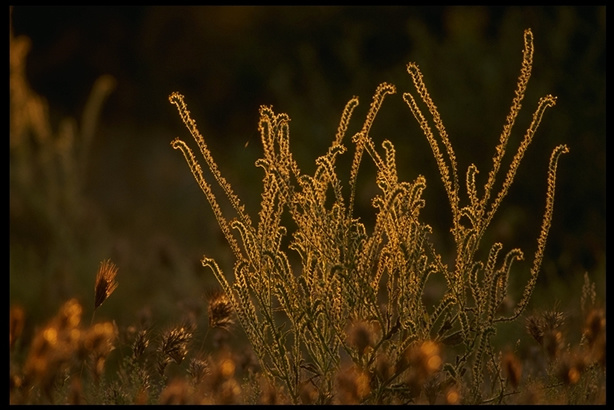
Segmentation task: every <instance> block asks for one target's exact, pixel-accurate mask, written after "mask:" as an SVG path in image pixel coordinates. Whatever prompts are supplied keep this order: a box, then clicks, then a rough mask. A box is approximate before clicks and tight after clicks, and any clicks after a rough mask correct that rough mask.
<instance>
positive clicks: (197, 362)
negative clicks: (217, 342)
mask: <svg viewBox="0 0 614 410" xmlns="http://www.w3.org/2000/svg"><path fill="white" fill-rule="evenodd" d="M210 373H211V368H210V366H209V362H208V361H207V360H206V359H199V358H192V359H191V360H190V364H189V365H188V374H189V375H190V376H192V379H193V381H194V384H199V383H200V382H201V381H203V379H204V377H205V376H206V375H208V374H210Z"/></svg>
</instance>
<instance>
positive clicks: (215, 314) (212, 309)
mask: <svg viewBox="0 0 614 410" xmlns="http://www.w3.org/2000/svg"><path fill="white" fill-rule="evenodd" d="M207 312H208V315H209V327H211V328H220V329H224V330H230V328H231V327H232V326H233V325H234V320H233V317H232V314H233V311H232V305H231V303H230V299H229V298H228V296H226V294H225V293H222V292H219V293H215V294H213V295H212V296H211V298H210V299H209V307H208V309H207Z"/></svg>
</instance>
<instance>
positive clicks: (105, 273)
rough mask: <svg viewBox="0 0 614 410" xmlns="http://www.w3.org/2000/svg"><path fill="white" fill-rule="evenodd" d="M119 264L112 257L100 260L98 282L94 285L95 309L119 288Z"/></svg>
mask: <svg viewBox="0 0 614 410" xmlns="http://www.w3.org/2000/svg"><path fill="white" fill-rule="evenodd" d="M116 276H117V266H116V265H115V264H114V263H113V262H111V260H110V259H107V260H104V261H102V262H100V268H99V269H98V273H97V274H96V283H95V285H94V295H95V298H94V310H96V309H98V306H100V305H102V303H103V302H104V301H105V300H107V299H108V298H109V296H111V293H113V292H114V291H115V289H117V281H116V280H115V277H116Z"/></svg>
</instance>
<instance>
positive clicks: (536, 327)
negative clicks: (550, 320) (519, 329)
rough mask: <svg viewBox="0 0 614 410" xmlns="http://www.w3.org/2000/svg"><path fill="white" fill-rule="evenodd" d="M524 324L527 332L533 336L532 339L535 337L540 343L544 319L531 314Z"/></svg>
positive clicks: (542, 335) (542, 337) (542, 336)
mask: <svg viewBox="0 0 614 410" xmlns="http://www.w3.org/2000/svg"><path fill="white" fill-rule="evenodd" d="M526 326H527V332H529V334H530V335H531V336H533V339H535V340H536V341H537V343H539V344H542V342H543V340H544V327H545V325H544V320H543V319H542V318H541V317H537V316H532V315H531V316H529V317H528V318H527V323H526Z"/></svg>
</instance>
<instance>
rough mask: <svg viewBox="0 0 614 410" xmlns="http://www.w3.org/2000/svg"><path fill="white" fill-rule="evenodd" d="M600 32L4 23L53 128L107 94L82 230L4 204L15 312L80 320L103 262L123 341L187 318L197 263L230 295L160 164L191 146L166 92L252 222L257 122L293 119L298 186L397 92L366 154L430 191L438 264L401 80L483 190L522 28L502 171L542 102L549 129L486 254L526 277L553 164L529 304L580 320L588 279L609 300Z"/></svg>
mask: <svg viewBox="0 0 614 410" xmlns="http://www.w3.org/2000/svg"><path fill="white" fill-rule="evenodd" d="M605 14H606V13H605V6H602V7H571V6H565V7H341V6H335V7H150V6H147V7H40V6H37V7H22V6H16V7H14V9H13V10H12V14H11V20H12V29H13V33H14V35H15V36H22V35H23V36H27V37H29V38H30V40H31V50H30V52H29V54H28V57H27V62H26V70H27V71H26V74H27V78H28V81H29V82H30V85H31V87H32V88H33V89H34V90H35V91H36V92H37V93H38V94H40V95H41V96H43V97H44V98H45V99H46V100H47V102H48V104H49V110H50V115H51V121H52V124H51V126H52V128H54V129H56V128H57V127H58V124H59V122H60V120H61V119H62V118H65V117H74V118H75V119H76V120H77V122H79V121H80V116H81V114H82V112H83V108H84V105H85V102H86V101H87V98H88V96H89V94H90V91H91V89H92V85H93V83H94V82H95V80H96V79H97V78H98V77H99V76H101V75H103V74H110V75H111V76H113V77H114V78H115V80H116V87H115V89H114V91H113V93H112V94H111V95H110V96H109V98H108V100H107V101H106V103H105V104H104V106H103V110H102V112H101V117H100V121H99V124H98V127H97V129H96V130H97V131H96V134H95V139H94V141H93V146H92V150H91V152H90V154H89V155H88V162H87V168H86V172H85V174H84V176H83V177H84V181H85V182H84V184H83V186H82V187H81V190H80V192H79V198H81V200H82V201H83V202H82V205H83V207H87V209H88V210H89V211H88V212H89V215H90V217H91V218H95V221H96V223H95V224H90V223H88V220H85V221H84V220H82V219H78V220H74V221H69V222H68V223H67V230H68V231H69V234H68V237H69V238H70V239H66V237H65V236H58V235H56V234H55V233H54V232H53V228H51V227H52V226H54V225H53V224H51V223H49V222H48V221H46V220H45V219H44V218H40V217H39V214H40V212H41V211H40V208H41V207H42V208H44V207H45V204H44V203H43V204H38V205H37V206H34V205H32V204H28V202H27V201H25V200H24V201H21V200H20V199H21V198H22V197H24V198H25V197H26V196H27V194H28V192H30V190H31V191H36V190H38V189H41V187H40V186H38V184H36V185H34V186H29V187H24V186H14V184H12V185H11V189H10V195H11V201H10V203H11V208H10V247H11V249H10V258H11V261H10V299H11V303H20V304H22V305H24V306H25V308H26V311H27V312H29V314H30V316H31V317H32V316H34V320H36V319H37V318H38V316H42V317H44V318H47V317H49V316H50V315H51V312H55V311H56V309H57V307H58V306H59V304H60V303H62V302H63V301H64V300H65V299H66V298H67V297H77V298H78V299H79V300H81V301H82V302H83V303H84V306H85V309H86V312H88V311H90V310H91V307H90V306H91V305H92V304H93V302H91V300H92V299H93V291H92V288H93V283H94V277H95V273H96V270H97V268H98V264H99V262H100V261H101V260H102V259H106V258H111V259H112V260H113V261H114V262H115V263H116V264H117V265H118V266H119V275H118V281H119V288H118V290H117V291H116V293H115V294H114V295H113V296H112V297H111V298H110V299H109V301H107V302H105V305H104V306H103V307H102V308H101V309H100V310H101V312H100V315H102V316H105V315H107V316H108V317H112V318H113V319H116V320H118V321H125V322H130V321H132V320H134V318H135V317H138V316H139V315H141V314H143V313H142V312H143V311H145V312H148V313H147V314H149V315H151V316H153V317H155V318H156V320H157V321H159V322H161V323H163V322H164V321H166V320H175V319H176V318H177V317H178V316H180V315H182V314H184V313H185V312H186V311H188V310H196V311H198V310H202V309H203V300H204V299H203V295H206V294H207V292H210V291H211V290H212V289H215V288H216V283H215V281H214V279H213V277H212V275H211V273H210V272H209V271H208V270H206V269H204V268H202V267H200V264H199V259H200V257H201V256H202V254H204V253H206V254H207V255H208V256H212V257H216V258H219V260H220V264H221V266H222V268H223V270H224V271H225V272H226V274H227V276H230V274H231V266H232V265H231V264H230V260H229V259H228V252H227V250H226V248H225V242H224V240H223V238H222V236H221V235H220V233H219V229H218V227H217V224H216V223H215V219H214V217H213V214H212V213H211V211H210V209H209V206H208V203H207V202H206V199H205V197H204V195H203V194H202V193H201V192H200V190H199V188H198V186H197V185H196V182H195V181H194V180H193V178H192V175H191V173H190V171H189V169H188V166H187V165H186V163H185V161H184V159H183V157H182V155H181V154H180V152H178V151H175V150H173V149H172V148H171V146H170V142H171V140H172V139H173V138H175V137H177V136H179V137H181V138H182V139H184V140H185V141H188V142H189V143H192V142H193V141H190V136H189V133H188V132H187V130H186V129H185V127H184V126H183V124H182V123H181V121H180V119H179V116H178V114H177V112H176V110H175V108H174V107H173V106H172V105H171V104H170V103H169V102H168V95H169V94H170V93H171V92H173V91H178V92H180V93H182V94H184V95H185V97H186V102H187V104H188V106H189V109H190V111H191V113H192V115H193V118H194V119H195V120H196V121H197V123H198V126H199V129H200V131H201V133H202V134H203V135H204V136H205V138H206V139H207V141H208V143H209V144H210V146H211V150H212V152H213V155H214V157H215V158H216V160H217V162H218V165H219V167H220V169H221V171H222V173H223V174H224V176H225V177H226V178H227V180H229V182H231V184H233V187H234V188H235V190H236V192H237V193H238V194H239V195H240V197H241V198H242V200H243V201H245V202H246V204H247V205H248V210H251V212H252V215H255V212H256V211H257V205H258V202H259V199H260V197H259V195H260V188H259V183H260V177H261V173H260V170H259V169H258V170H256V168H255V167H254V165H253V164H254V161H255V160H256V159H257V158H258V156H259V155H260V153H261V151H260V145H259V144H260V142H259V135H258V131H257V123H258V107H259V106H260V105H273V108H274V109H275V111H276V112H286V113H288V115H289V116H290V118H291V128H290V129H291V146H292V150H293V152H294V153H295V155H296V158H297V161H298V163H299V166H300V167H301V169H302V170H303V171H305V172H311V171H313V169H314V167H313V163H314V160H315V158H316V157H317V156H319V155H322V154H323V153H324V152H325V150H326V149H327V147H328V145H329V144H330V142H331V141H332V139H333V138H334V135H335V132H336V127H337V125H338V122H339V118H340V115H341V112H342V110H343V107H344V105H345V103H346V102H347V101H348V100H349V99H350V98H351V97H352V96H354V95H356V96H358V97H359V98H360V106H359V108H358V109H357V110H356V112H355V114H354V117H353V121H352V125H351V127H350V130H349V132H348V134H349V135H352V133H353V132H356V131H357V130H358V129H359V128H360V126H361V124H362V121H363V119H364V115H365V113H366V110H367V109H368V106H369V103H370V101H371V97H372V95H373V93H374V91H375V89H376V87H377V85H378V84H380V83H382V82H389V83H392V84H395V85H396V87H397V94H395V95H394V96H389V97H388V98H387V100H386V101H385V102H384V105H383V107H382V109H381V111H380V114H379V115H378V119H377V120H376V127H375V128H374V131H373V138H374V139H375V141H376V143H377V144H379V143H381V141H382V140H383V139H384V138H387V139H390V140H391V141H392V142H393V143H394V144H395V147H396V148H397V162H398V166H399V174H400V176H401V178H402V179H404V180H409V181H411V180H413V179H414V178H415V177H416V176H417V175H418V174H424V175H425V176H426V178H427V190H426V192H425V198H426V201H427V202H426V208H425V213H424V217H425V219H426V222H428V223H430V224H431V225H432V226H433V227H434V230H435V235H434V240H435V241H436V242H437V243H438V244H440V246H441V249H444V250H445V249H446V246H448V245H449V240H450V238H449V236H450V235H449V233H448V229H449V226H450V224H449V223H450V212H449V206H448V205H447V199H446V197H445V194H444V191H443V188H442V185H441V180H440V177H439V174H438V172H437V167H436V164H435V161H434V160H433V157H432V154H431V151H430V148H429V146H428V143H427V141H426V138H425V137H424V136H423V134H422V132H421V130H420V129H419V127H418V125H417V123H416V121H415V119H414V118H413V116H412V114H411V112H410V110H409V108H408V107H407V106H406V105H405V103H404V102H403V100H402V98H401V97H402V93H403V92H412V94H414V95H416V93H415V90H414V89H413V85H412V83H411V78H410V76H409V75H408V74H407V72H406V65H407V63H408V62H409V61H415V62H416V63H418V65H419V66H420V68H421V71H422V73H423V75H424V81H425V83H426V85H427V87H428V89H429V91H430V94H431V97H432V98H433V100H434V102H435V104H437V106H438V108H439V110H440V113H441V115H442V119H443V122H444V125H445V126H446V129H447V131H448V133H449V135H450V139H451V141H452V144H453V146H454V149H455V150H456V154H457V160H458V165H459V178H460V181H461V183H463V184H464V176H465V172H466V169H467V167H468V166H469V164H471V163H472V162H473V163H475V164H476V165H477V166H478V168H479V169H480V171H481V172H480V174H479V176H478V181H479V182H478V186H483V184H484V182H485V179H486V177H487V175H488V170H489V168H490V164H491V160H490V159H491V158H492V155H493V153H494V147H495V145H496V144H497V142H498V139H499V134H500V133H501V130H502V128H503V124H504V121H505V117H506V115H507V114H508V112H509V107H510V105H511V101H512V98H513V95H514V94H513V93H514V90H515V87H516V85H515V84H516V79H517V77H518V74H519V70H520V66H521V61H522V48H523V30H524V29H526V28H529V27H530V28H531V29H532V30H533V35H534V39H535V53H534V65H533V75H532V77H531V80H530V82H529V86H528V91H527V94H526V97H525V99H524V101H523V110H522V112H521V115H520V116H519V117H518V120H517V122H516V126H515V128H514V130H513V132H512V140H511V142H510V146H509V148H508V156H510V157H511V156H512V155H513V153H515V149H516V147H517V143H518V141H520V139H521V138H522V136H523V135H524V132H525V130H526V128H527V127H528V124H529V122H530V118H531V115H532V113H533V111H534V110H535V108H536V106H537V101H538V100H539V98H540V97H541V96H544V95H546V94H549V93H550V94H553V95H555V96H557V97H558V101H557V105H556V106H555V107H554V108H552V109H549V110H547V111H546V113H545V115H544V118H543V121H542V124H541V127H540V129H539V130H538V132H537V134H536V136H535V139H534V141H533V143H532V144H531V146H530V147H529V150H528V152H527V154H526V156H525V158H524V160H523V163H522V164H521V166H520V168H519V170H518V173H517V178H516V181H515V183H514V185H513V186H512V189H511V191H510V195H509V197H508V198H507V200H506V201H504V203H503V206H502V207H501V209H500V214H499V217H498V218H496V219H495V220H494V221H493V229H492V231H491V235H492V236H491V237H489V238H486V240H487V241H488V243H491V242H492V241H493V240H497V241H502V242H503V243H504V251H507V250H509V249H511V248H513V247H521V248H522V249H523V251H524V252H525V256H526V259H527V260H528V262H527V265H526V266H527V267H528V266H530V265H529V263H530V262H531V261H532V255H533V253H534V251H535V246H536V238H537V236H538V234H539V230H540V226H541V218H542V214H543V208H544V204H545V189H546V176H547V166H548V159H549V157H550V153H551V152H552V150H553V148H554V147H555V146H556V145H558V144H567V145H568V146H569V148H570V153H569V154H567V155H564V156H562V157H561V159H560V162H559V171H558V179H557V192H556V201H555V211H554V217H553V221H552V229H551V232H550V236H549V239H548V245H547V248H546V255H545V258H544V262H543V268H542V272H541V274H540V279H539V288H538V289H537V290H536V293H535V297H534V299H537V302H535V303H539V305H544V304H545V305H546V306H547V307H548V306H550V305H551V304H552V303H555V302H557V301H559V303H560V304H562V305H563V306H565V305H566V304H569V307H570V308H571V307H572V306H576V305H577V303H578V301H579V298H580V295H579V293H580V292H579V289H580V287H581V285H582V278H583V275H584V273H585V272H588V273H589V275H590V277H591V278H592V280H593V281H596V282H597V283H598V284H599V286H598V289H599V293H600V295H603V296H602V297H603V298H605V296H604V295H605V286H604V285H605V234H606V228H605V173H606V170H605V152H606V150H605V136H606V134H605V50H606V46H605V38H606V17H605ZM346 155H347V154H346ZM11 160H13V156H12V154H11ZM11 165H13V164H11ZM504 170H505V168H504ZM11 172H12V173H13V172H14V171H13V168H11ZM346 175H348V174H344V176H346ZM11 181H12V179H11ZM463 186H464V185H463ZM367 200H368V198H365V202H364V204H363V211H364V212H365V213H364V214H365V215H367V214H368V211H369V203H368V202H367ZM465 200H466V197H464V196H463V197H461V201H465ZM91 215H95V216H94V217H92V216H91ZM68 218H69V219H70V216H68ZM62 238H63V239H62ZM62 241H64V242H62ZM523 275H526V273H525V274H523ZM519 283H522V280H521V281H520V282H519ZM570 298H571V299H570ZM604 300H605V299H604Z"/></svg>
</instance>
